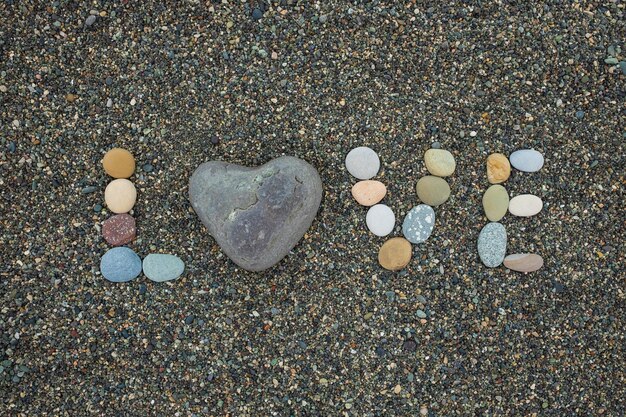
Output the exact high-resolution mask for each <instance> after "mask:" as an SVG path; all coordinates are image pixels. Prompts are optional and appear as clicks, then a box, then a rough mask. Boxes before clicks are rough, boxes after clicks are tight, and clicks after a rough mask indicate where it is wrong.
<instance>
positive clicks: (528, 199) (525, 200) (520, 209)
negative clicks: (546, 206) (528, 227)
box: [509, 194, 543, 217]
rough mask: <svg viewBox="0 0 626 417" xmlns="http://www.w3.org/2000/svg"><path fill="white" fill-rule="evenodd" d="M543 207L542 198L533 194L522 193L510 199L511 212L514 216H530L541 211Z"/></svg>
mask: <svg viewBox="0 0 626 417" xmlns="http://www.w3.org/2000/svg"><path fill="white" fill-rule="evenodd" d="M542 208H543V201H541V198H539V197H537V196H536V195H532V194H522V195H518V196H516V197H513V198H512V199H511V201H509V213H511V214H512V215H514V216H520V217H530V216H534V215H535V214H537V213H539V212H540V211H541V209H542Z"/></svg>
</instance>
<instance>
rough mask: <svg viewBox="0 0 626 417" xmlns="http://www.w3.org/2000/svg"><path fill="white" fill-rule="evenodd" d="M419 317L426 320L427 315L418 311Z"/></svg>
mask: <svg viewBox="0 0 626 417" xmlns="http://www.w3.org/2000/svg"><path fill="white" fill-rule="evenodd" d="M417 317H419V318H420V319H425V318H426V313H424V312H423V311H422V310H417Z"/></svg>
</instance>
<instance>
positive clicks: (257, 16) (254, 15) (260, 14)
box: [252, 7, 263, 20]
mask: <svg viewBox="0 0 626 417" xmlns="http://www.w3.org/2000/svg"><path fill="white" fill-rule="evenodd" d="M262 17H263V12H262V11H261V9H259V8H258V7H255V8H254V10H253V11H252V18H253V19H254V20H259V19H261V18H262Z"/></svg>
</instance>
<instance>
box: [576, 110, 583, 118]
mask: <svg viewBox="0 0 626 417" xmlns="http://www.w3.org/2000/svg"><path fill="white" fill-rule="evenodd" d="M583 117H585V112H584V111H582V110H578V111H577V112H576V118H577V119H582V118H583Z"/></svg>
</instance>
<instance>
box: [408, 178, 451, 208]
mask: <svg viewBox="0 0 626 417" xmlns="http://www.w3.org/2000/svg"><path fill="white" fill-rule="evenodd" d="M415 188H416V191H417V197H418V198H419V199H420V201H421V202H423V203H425V204H428V205H429V206H438V205H441V204H443V203H445V202H446V201H447V200H448V198H449V197H450V186H449V185H448V183H447V182H446V180H444V179H443V178H439V177H435V176H432V175H427V176H425V177H422V178H420V179H419V181H417V185H416V186H415Z"/></svg>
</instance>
